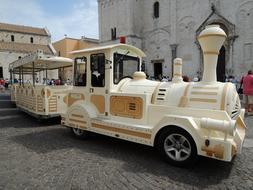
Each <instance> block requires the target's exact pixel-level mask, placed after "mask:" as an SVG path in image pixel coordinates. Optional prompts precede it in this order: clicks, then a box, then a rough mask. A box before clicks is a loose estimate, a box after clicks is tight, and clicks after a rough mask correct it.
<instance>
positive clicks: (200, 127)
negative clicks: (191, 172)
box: [62, 27, 245, 163]
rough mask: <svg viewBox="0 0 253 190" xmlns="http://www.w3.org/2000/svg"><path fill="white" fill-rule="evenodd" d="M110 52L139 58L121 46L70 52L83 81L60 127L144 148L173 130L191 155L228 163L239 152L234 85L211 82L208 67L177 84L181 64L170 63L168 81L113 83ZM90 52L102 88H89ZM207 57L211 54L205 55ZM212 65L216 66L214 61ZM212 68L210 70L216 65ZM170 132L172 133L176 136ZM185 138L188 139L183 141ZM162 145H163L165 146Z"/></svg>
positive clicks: (240, 114) (241, 131) (138, 75)
mask: <svg viewBox="0 0 253 190" xmlns="http://www.w3.org/2000/svg"><path fill="white" fill-rule="evenodd" d="M216 28H217V27H216ZM211 29H212V28H211ZM207 32H208V31H207ZM216 32H217V31H216ZM218 32H219V31H218ZM204 34H205V33H204ZM202 35H203V34H202ZM216 35H217V34H216ZM219 35H220V36H219ZM219 35H218V36H219V37H222V35H221V34H219ZM223 38H225V37H224V36H223ZM212 40H213V39H212ZM216 43H218V42H216ZM222 43H223V42H222ZM222 43H221V44H222ZM220 46H221V45H220ZM202 47H203V46H202ZM208 47H209V46H208ZM218 50H219V48H218ZM216 51H217V50H216ZM115 53H120V55H126V54H127V56H133V57H137V58H138V60H139V63H141V57H143V53H142V52H141V50H138V49H137V48H134V47H132V46H129V45H125V44H118V45H111V46H106V47H100V48H94V49H88V50H83V51H77V52H74V55H76V57H82V56H84V57H85V58H86V59H85V64H86V66H87V67H86V71H88V72H87V74H86V79H87V80H86V81H87V82H86V86H85V87H74V88H73V90H72V91H71V92H70V93H69V94H68V96H67V99H68V102H67V105H68V109H67V111H66V113H65V114H63V115H62V124H63V125H65V126H68V127H71V128H73V129H80V130H79V131H76V130H75V134H79V133H78V132H81V131H92V132H95V133H100V134H104V135H108V136H112V137H117V138H120V139H124V140H128V141H132V142H136V143H141V144H145V145H149V146H156V145H157V143H158V144H159V143H160V144H161V142H160V141H161V139H162V137H161V136H164V134H165V131H170V128H173V129H179V132H178V133H179V134H180V135H181V134H185V133H187V134H188V135H186V136H184V135H181V136H183V137H182V139H186V142H188V141H189V142H190V141H191V140H190V139H191V138H192V140H193V141H194V143H193V144H191V143H189V144H191V146H190V148H186V149H185V150H187V151H188V150H189V151H190V150H191V151H192V152H193V151H194V147H196V154H197V155H202V156H207V157H211V158H215V159H219V160H224V161H231V160H232V158H233V157H234V156H235V155H236V154H237V153H240V152H241V149H242V143H243V140H244V137H245V124H244V122H243V119H244V109H242V108H241V105H240V99H239V96H238V94H237V92H236V89H235V86H234V85H233V84H232V83H221V82H217V81H216V80H215V77H216V76H215V77H214V76H213V75H216V74H215V73H212V68H211V66H205V69H210V70H209V71H210V72H206V70H205V72H206V75H207V76H203V81H200V82H183V81H182V76H181V75H182V61H181V60H180V59H176V60H175V62H174V77H173V80H172V82H157V81H150V80H147V79H146V75H145V74H144V73H142V72H135V73H134V74H133V78H132V79H131V78H128V77H127V78H123V79H122V80H120V81H119V83H116V84H115V80H114V78H115V76H116V75H117V74H115V71H117V70H115V68H114V67H115V63H114V62H115V59H114V58H115V56H114V55H115ZM209 53H210V52H209ZM94 54H104V58H105V61H106V64H105V72H104V86H102V87H94V86H92V84H91V81H92V74H91V72H90V71H92V70H93V69H92V68H91V65H92V63H91V62H92V59H91V58H90V57H91V56H93V55H94ZM204 54H205V50H204ZM208 56H214V55H213V54H211V53H210V54H209V55H208ZM215 56H216V57H217V55H215ZM209 58H210V57H209ZM214 61H215V64H216V62H217V58H216V60H215V59H214ZM209 62H210V60H209ZM139 66H140V65H139ZM208 67H209V68H208ZM214 67H215V72H216V65H215V66H214ZM128 69H129V68H128ZM205 72H204V75H205ZM208 75H210V76H208ZM212 77H213V78H212ZM180 131H184V132H182V133H180ZM81 134H82V133H80V135H81ZM168 134H171V133H168ZM173 134H175V135H177V132H174V133H173ZM189 135H190V139H189V138H187V137H189ZM165 137H166V136H165ZM165 137H164V138H165ZM168 137H171V136H168ZM165 139H167V138H165ZM187 140H188V141H187ZM162 143H164V144H162V146H164V147H167V146H166V143H165V142H162ZM179 144H180V143H179ZM168 147H169V146H168ZM168 147H167V148H168ZM182 147H183V144H182ZM173 148H174V149H175V150H172V152H170V153H168V155H171V153H172V157H173V155H174V156H175V160H174V161H175V162H179V163H180V161H184V159H183V156H181V155H179V154H181V153H180V152H182V151H185V150H183V149H182V150H181V149H180V146H179V145H178V144H176V143H175V144H174V143H173V146H172V149H173ZM164 149H165V148H164ZM167 150H168V151H169V149H167ZM173 151H174V153H173ZM187 151H185V152H186V153H185V154H187ZM182 154H183V153H182ZM168 155H167V156H168ZM180 156H181V157H182V158H181V157H180ZM172 157H170V158H169V159H170V160H171V158H172ZM176 157H178V158H177V159H176ZM185 157H187V156H185ZM187 158H188V157H187ZM180 159H181V160H180ZM186 160H187V159H186ZM172 161H173V159H172Z"/></svg>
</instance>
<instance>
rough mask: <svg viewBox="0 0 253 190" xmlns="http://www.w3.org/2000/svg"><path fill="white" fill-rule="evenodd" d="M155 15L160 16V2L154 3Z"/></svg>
mask: <svg viewBox="0 0 253 190" xmlns="http://www.w3.org/2000/svg"><path fill="white" fill-rule="evenodd" d="M154 17H155V18H159V2H155V3H154Z"/></svg>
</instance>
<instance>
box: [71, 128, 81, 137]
mask: <svg viewBox="0 0 253 190" xmlns="http://www.w3.org/2000/svg"><path fill="white" fill-rule="evenodd" d="M73 132H74V133H75V135H77V136H82V135H83V130H81V129H78V128H73Z"/></svg>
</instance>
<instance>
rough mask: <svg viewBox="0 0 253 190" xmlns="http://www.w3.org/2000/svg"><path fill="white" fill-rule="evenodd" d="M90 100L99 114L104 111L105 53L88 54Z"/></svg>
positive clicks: (103, 113) (102, 113)
mask: <svg viewBox="0 0 253 190" xmlns="http://www.w3.org/2000/svg"><path fill="white" fill-rule="evenodd" d="M90 70H91V72H90V73H91V76H90V84H91V86H90V102H91V103H92V104H93V105H95V107H96V108H97V110H98V114H99V115H100V116H102V115H103V116H104V115H105V113H106V111H105V110H106V105H105V100H106V92H105V91H106V84H105V83H106V80H105V54H104V53H97V54H91V55H90Z"/></svg>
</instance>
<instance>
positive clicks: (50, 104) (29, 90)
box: [9, 50, 73, 118]
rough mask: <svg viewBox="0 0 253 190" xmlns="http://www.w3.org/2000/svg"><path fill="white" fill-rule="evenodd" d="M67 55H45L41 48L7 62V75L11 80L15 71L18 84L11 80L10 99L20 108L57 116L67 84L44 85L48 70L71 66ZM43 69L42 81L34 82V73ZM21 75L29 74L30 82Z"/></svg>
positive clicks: (62, 107)
mask: <svg viewBox="0 0 253 190" xmlns="http://www.w3.org/2000/svg"><path fill="white" fill-rule="evenodd" d="M72 65H73V61H72V59H69V58H64V57H56V56H49V55H45V54H44V53H43V51H41V50H38V51H37V52H36V53H33V54H29V55H27V56H26V57H23V58H21V59H18V60H16V61H14V62H13V63H11V64H10V66H9V71H10V79H11V82H12V83H13V79H14V75H19V84H12V87H11V100H12V101H13V102H15V103H16V105H17V107H18V108H20V109H22V110H23V111H25V112H27V113H29V114H31V115H33V116H35V117H38V118H49V117H55V116H59V115H60V113H62V112H63V110H64V109H65V107H66V105H65V103H64V97H65V95H66V93H67V92H68V91H69V90H70V89H71V88H72V87H71V86H64V85H57V86H47V85H46V81H47V79H48V76H47V75H48V71H50V70H55V69H60V68H65V67H72ZM39 72H43V74H44V73H45V75H46V76H45V77H44V80H45V81H44V84H38V83H36V75H37V74H38V73H39ZM24 75H30V76H32V82H26V83H25V82H24Z"/></svg>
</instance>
